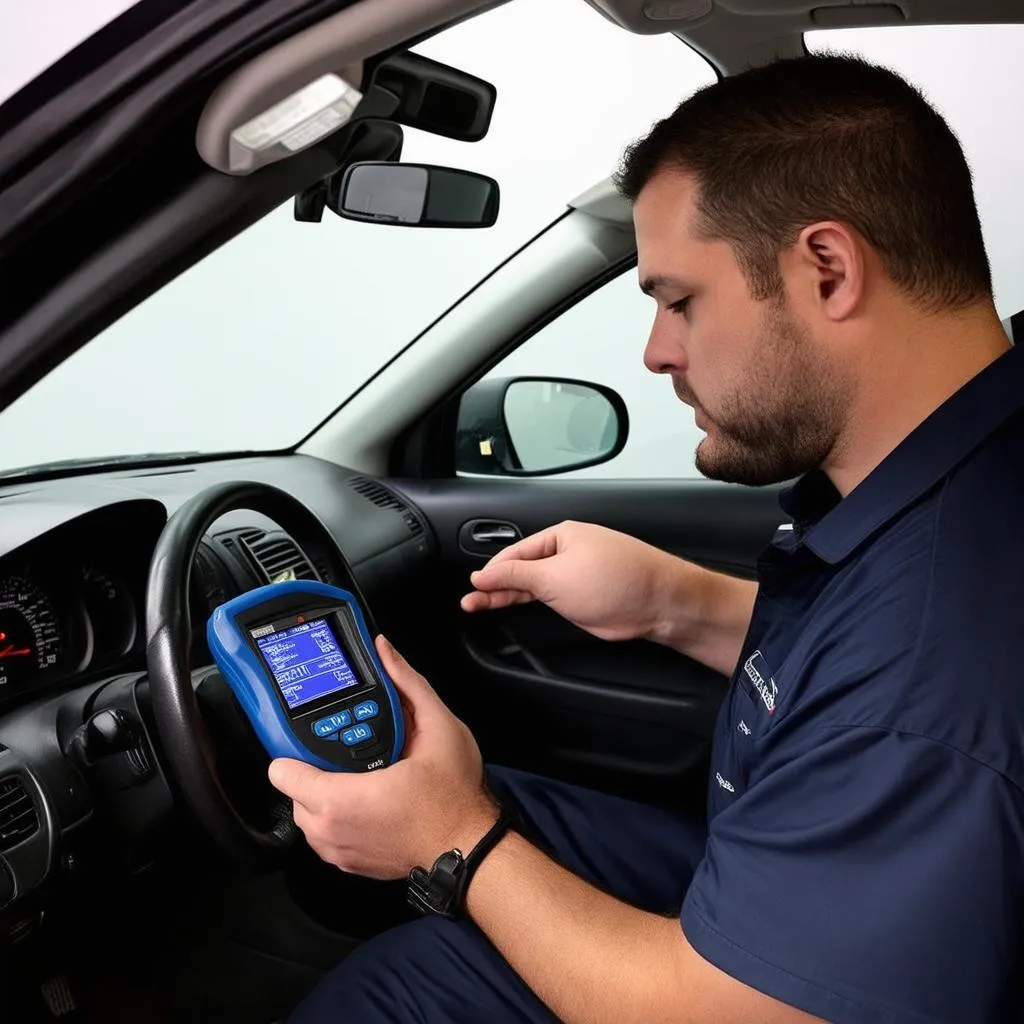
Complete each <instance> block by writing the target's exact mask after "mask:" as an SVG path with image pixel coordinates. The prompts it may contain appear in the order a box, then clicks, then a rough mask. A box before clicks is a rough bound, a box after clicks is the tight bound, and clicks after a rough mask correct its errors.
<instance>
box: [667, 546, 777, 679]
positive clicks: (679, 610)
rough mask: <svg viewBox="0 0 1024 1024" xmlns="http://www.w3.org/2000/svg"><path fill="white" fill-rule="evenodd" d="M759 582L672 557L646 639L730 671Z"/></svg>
mask: <svg viewBox="0 0 1024 1024" xmlns="http://www.w3.org/2000/svg"><path fill="white" fill-rule="evenodd" d="M756 596H757V584H756V583H755V582H753V581H751V580H741V579H737V578H735V577H733V576H726V575H725V574H723V573H717V572H711V571H710V570H708V569H702V568H701V567H699V566H696V565H693V564H692V563H690V562H684V561H682V560H681V559H678V558H673V559H672V561H671V563H668V564H667V565H666V575H665V580H664V584H663V590H662V593H661V595H660V601H659V604H660V608H661V611H660V614H659V617H658V620H657V622H656V624H655V626H654V628H653V630H652V631H651V633H650V635H649V637H648V638H649V639H651V640H654V641H656V642H657V643H661V644H665V645H666V646H667V647H672V648H674V649H675V650H677V651H679V652H680V653H681V654H685V655H687V656H688V657H690V658H695V659H696V660H697V661H700V662H702V663H703V664H705V665H708V666H709V667H711V668H713V669H715V670H716V671H718V672H721V673H723V674H724V675H732V673H733V671H734V670H735V668H736V662H737V660H738V658H739V656H740V649H741V648H742V646H743V640H744V638H745V637H746V635H747V630H748V629H749V627H750V617H751V615H752V614H753V610H754V598H755V597H756Z"/></svg>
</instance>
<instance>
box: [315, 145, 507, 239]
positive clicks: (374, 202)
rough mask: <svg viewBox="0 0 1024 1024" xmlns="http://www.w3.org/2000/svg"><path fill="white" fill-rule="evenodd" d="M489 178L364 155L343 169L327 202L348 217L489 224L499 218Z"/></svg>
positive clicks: (415, 224)
mask: <svg viewBox="0 0 1024 1024" xmlns="http://www.w3.org/2000/svg"><path fill="white" fill-rule="evenodd" d="M499 200H500V191H499V188H498V183H497V182H496V181H495V180H494V179H493V178H488V177H487V176H486V175H483V174H476V173H474V172H473V171H462V170H459V169H457V168H455V167H436V166H434V165H432V164H402V163H393V162H391V161H371V160H364V161H360V162H358V163H354V164H351V165H349V166H348V167H346V168H345V173H344V175H343V176H342V179H341V184H340V187H339V188H338V190H337V193H336V194H334V195H332V196H331V197H330V198H329V200H328V203H329V205H330V208H331V210H332V211H333V212H334V213H336V214H337V215H338V216H339V217H343V218H345V219H346V220H361V221H371V222H372V223H375V224H390V225H393V226H395V227H411V228H489V227H491V225H493V224H494V223H495V221H496V220H497V219H498V205H499Z"/></svg>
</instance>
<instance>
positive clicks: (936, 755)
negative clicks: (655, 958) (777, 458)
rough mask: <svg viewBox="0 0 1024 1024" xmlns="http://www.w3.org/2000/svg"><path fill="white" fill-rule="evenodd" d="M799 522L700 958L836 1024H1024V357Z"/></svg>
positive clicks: (789, 496)
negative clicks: (1023, 969)
mask: <svg viewBox="0 0 1024 1024" xmlns="http://www.w3.org/2000/svg"><path fill="white" fill-rule="evenodd" d="M783 506H784V508H785V509H786V511H787V512H788V513H789V515H790V516H791V517H792V519H793V523H792V527H791V528H789V529H786V528H782V529H780V530H779V532H778V533H777V534H776V537H775V539H774V541H773V542H772V544H771V545H769V547H768V548H767V550H766V551H765V552H764V554H763V556H762V558H761V561H760V565H759V584H760V585H759V593H758V597H757V601H756V604H755V607H754V614H753V618H752V620H751V625H750V630H749V633H748V636H747V639H746V642H745V645H744V648H743V650H742V653H741V655H740V659H739V662H738V665H737V669H736V672H735V675H734V677H733V680H732V684H731V686H730V689H729V692H728V695H727V697H726V699H725V702H724V704H723V706H722V709H721V713H720V716H719V719H718V724H717V729H716V735H715V744H714V752H713V756H712V766H711V780H710V795H709V839H708V845H707V852H706V855H705V858H704V860H703V861H702V862H701V864H700V866H699V867H698V869H697V872H696V874H695V876H694V880H693V883H692V885H691V887H690V890H689V892H688V894H687V897H686V901H685V903H684V905H683V909H682V925H683V929H684V931H685V933H686V936H687V939H688V940H689V942H690V943H691V944H692V945H693V947H694V948H695V949H696V950H697V951H698V952H699V953H700V954H701V955H702V956H703V957H704V958H705V959H706V960H708V961H710V962H711V963H713V964H715V965H717V966H718V967H720V968H721V969H722V970H724V971H725V972H726V973H728V974H729V975H731V976H733V977H735V978H737V979H739V980H740V981H743V982H745V983H746V984H748V985H750V986H752V987H753V988H756V989H758V990H760V991H762V992H765V993H768V994H769V995H772V996H774V997H776V998H778V999H780V1000H782V1001H784V1002H786V1003H789V1004H791V1005H794V1006H797V1007H799V1008H801V1009H804V1010H806V1011H808V1012H810V1013H812V1014H815V1015H817V1016H820V1017H823V1018H825V1019H827V1020H831V1021H837V1022H846V1021H850V1022H858V1024H859V1022H865V1021H872V1022H874V1021H894V1022H896V1021H898V1022H907V1024H910V1022H912V1021H913V1022H922V1024H923V1022H925V1021H933V1022H934V1021H949V1022H954V1021H955V1022H958V1024H962V1022H971V1024H975V1022H982V1021H997V1020H998V1021H1004V1020H1011V1019H1014V1020H1016V1019H1021V1018H1024V1004H1018V1003H1017V1002H1016V1001H1015V1000H1016V999H1019V998H1020V994H1019V992H1011V991H1010V989H1011V985H1012V979H1013V977H1014V975H1015V973H1020V968H1018V965H1024V955H1022V954H1024V350H1022V348H1014V349H1011V350H1009V351H1008V352H1007V353H1006V354H1005V355H1003V356H1001V357H1000V358H999V359H998V360H997V361H996V362H995V363H993V364H992V365H990V366H989V367H988V368H986V369H985V370H984V371H982V373H980V374H979V375H978V376H976V377H975V378H974V379H972V380H971V381H970V382H968V383H967V384H966V385H965V386H964V387H963V388H961V389H960V391H958V392H957V393H956V394H955V395H954V396H953V397H952V398H950V399H949V400H948V401H947V402H945V403H944V404H943V405H942V406H941V407H940V408H938V409H937V410H936V411H935V412H934V413H933V414H932V415H931V416H930V417H929V418H928V419H927V420H926V421H925V422H924V423H923V424H921V426H920V427H918V428H917V429H916V430H915V431H914V432H913V433H912V434H911V435H910V436H909V437H907V438H906V440H905V441H904V442H903V443H901V444H900V445H899V447H898V448H896V449H895V450H894V451H893V452H892V453H891V454H890V455H889V456H888V457H887V458H886V459H885V460H884V461H883V462H882V463H881V464H880V465H879V466H878V467H877V468H876V469H875V470H874V471H873V472H872V473H871V474H870V475H869V476H868V477H867V478H866V479H865V480H864V481H863V482H862V483H861V484H860V485H859V486H857V487H856V488H855V489H854V490H853V491H852V492H850V494H848V495H847V496H846V498H845V499H843V500H840V498H839V495H838V493H837V492H836V490H835V489H834V488H833V486H832V485H831V483H830V482H829V480H828V478H827V477H826V476H825V475H824V474H822V473H819V472H816V473H812V474H810V475H808V476H806V477H804V478H803V479H801V480H800V481H799V482H798V483H797V484H796V485H795V486H794V487H793V488H791V489H790V490H789V491H788V492H787V493H786V494H785V495H784V498H783Z"/></svg>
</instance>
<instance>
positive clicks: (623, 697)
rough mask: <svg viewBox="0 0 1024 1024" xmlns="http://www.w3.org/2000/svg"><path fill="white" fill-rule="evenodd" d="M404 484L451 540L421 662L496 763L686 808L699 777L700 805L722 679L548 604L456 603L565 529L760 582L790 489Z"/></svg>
mask: <svg viewBox="0 0 1024 1024" xmlns="http://www.w3.org/2000/svg"><path fill="white" fill-rule="evenodd" d="M390 483H391V484H392V485H393V486H397V487H398V489H400V490H401V491H403V492H404V493H405V495H406V496H407V497H408V498H409V499H410V500H411V501H412V502H414V503H415V504H416V505H417V506H418V507H419V509H420V510H421V511H422V512H423V513H424V514H425V515H426V517H427V518H428V519H429V521H430V523H431V525H432V526H433V529H434V530H435V532H436V534H437V537H438V541H439V547H440V555H441V562H442V564H441V567H440V572H439V575H438V578H437V580H436V583H437V589H436V593H435V595H434V596H433V597H432V598H431V600H430V610H429V612H428V614H427V616H426V617H425V619H424V622H423V626H424V627H426V628H425V629H424V630H423V631H421V636H422V637H423V638H424V643H423V646H422V649H421V651H420V652H418V657H419V658H420V663H421V664H423V665H424V666H425V667H426V666H429V668H428V669H427V671H428V674H429V677H430V678H431V679H432V680H434V681H435V685H437V686H438V689H439V690H440V691H441V692H442V695H443V696H444V698H445V699H446V700H447V701H448V702H449V704H450V705H451V706H452V707H453V709H454V710H455V711H456V714H459V715H460V717H462V718H463V719H464V720H465V721H467V723H468V724H469V725H470V726H471V728H472V729H473V731H474V733H475V734H476V735H477V737H478V739H479V740H480V742H481V746H482V747H483V749H484V753H485V756H486V757H488V758H489V759H491V760H492V761H498V762H501V763H506V764H515V765H518V766H521V767H524V768H529V769H531V770H535V771H544V772H547V773H548V774H554V775H557V776H560V777H563V778H568V779H571V780H573V781H577V782H581V783H583V784H588V785H593V786H596V787H599V788H601V789H604V790H606V791H612V792H620V793H623V794H624V795H629V796H632V797H634V798H639V799H645V800H649V801H652V802H659V803H678V801H679V800H680V798H681V794H682V793H684V791H686V790H687V787H686V786H684V782H685V781H686V780H688V779H691V780H693V781H694V785H693V786H692V787H689V790H690V791H691V793H690V796H691V797H692V798H693V799H695V800H699V801H700V802H702V801H703V775H702V771H703V768H704V766H705V764H706V759H707V755H708V751H709V741H710V736H711V731H712V728H713V724H714V720H715V716H716V714H717V709H718V705H719V703H720V701H721V698H722V695H723V693H724V691H725V686H726V682H727V681H726V680H725V679H724V678H723V677H722V676H720V675H719V674H718V673H715V672H713V671H711V670H710V669H708V668H706V667H705V666H703V665H700V664H698V663H697V662H695V661H693V660H691V659H689V658H686V657H684V656H682V655H680V654H677V653H676V652H674V651H670V650H668V649H667V648H663V647H661V646H659V645H656V644H652V643H648V642H646V641H632V642H626V643H607V642H604V641H601V640H598V639H596V638H595V637H592V636H590V635H589V634H588V633H585V632H584V631H582V630H579V629H577V628H576V627H575V626H572V625H570V624H569V623H568V622H566V621H565V620H564V619H562V618H561V617H560V616H558V615H556V614H555V613H554V612H552V611H550V610H549V609H548V608H546V607H544V606H542V605H536V604H534V605H521V606H517V607H514V608H509V609H505V610H502V611H498V612H488V613H482V614H478V615H467V614H465V613H463V612H462V611H461V610H460V609H459V604H458V602H459V598H460V597H461V596H462V594H464V593H466V591H467V590H468V589H469V582H468V577H469V573H470V572H472V571H473V570H474V569H477V568H479V567H480V566H481V565H483V564H484V563H485V562H486V561H487V559H488V558H489V557H491V555H492V554H493V553H494V552H495V551H497V550H499V549H500V547H501V546H503V545H504V544H506V543H509V542H510V541H511V539H512V538H513V537H514V536H516V535H522V536H526V535H528V534H531V533H534V532H536V531H538V530H541V529H543V528H545V527H547V526H551V525H553V524H555V523H558V522H561V521H563V520H566V519H575V520H580V521H587V522H595V523H600V524H601V525H603V526H607V527H610V528H612V529H617V530H621V531H623V532H625V533H628V534H631V535H632V536H635V537H638V538H640V539H641V540H645V541H647V542H648V543H651V544H654V545H656V546H657V547H660V548H662V549H663V550H666V551H670V552H672V553H674V554H676V555H679V556H680V557H684V558H688V559H691V560H693V561H696V562H698V563H700V564H702V565H705V566H707V567H709V568H713V569H717V570H720V571H723V572H728V573H731V574H734V575H740V576H744V577H749V578H752V577H753V576H754V574H755V567H756V561H757V556H758V554H759V553H760V551H761V549H762V548H763V547H764V545H765V544H766V543H767V542H768V541H769V540H770V539H771V537H772V534H773V533H774V531H775V529H776V527H777V526H778V525H779V523H780V522H781V521H782V520H783V518H784V517H783V514H782V512H781V510H780V508H779V506H778V493H777V489H773V488H771V489H770V488H765V489H750V488H742V487H736V486H732V485H724V484H716V483H711V482H707V481H692V480H691V481H656V482H648V481H618V480H615V481H596V480H595V481H590V480H587V481H581V480H526V479H517V480H484V479H469V478H461V479H451V480H447V481H437V480H434V481H424V482H419V481H414V480H400V481H390ZM499 526H500V527H502V529H498V527H499ZM474 537H475V539H474ZM428 623H429V625H428Z"/></svg>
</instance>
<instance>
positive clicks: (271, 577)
mask: <svg viewBox="0 0 1024 1024" xmlns="http://www.w3.org/2000/svg"><path fill="white" fill-rule="evenodd" d="M238 540H239V543H240V544H241V545H242V547H243V548H244V549H245V551H246V552H247V553H248V555H249V557H250V558H251V559H252V562H253V564H254V565H255V566H256V567H257V568H258V569H259V570H260V572H262V573H263V575H264V577H265V578H266V580H267V582H268V583H273V582H275V581H277V580H281V579H291V578H292V577H293V576H294V578H295V579H299V580H315V579H316V578H317V574H316V571H315V570H314V569H313V566H312V565H310V564H309V560H308V559H307V558H306V557H305V555H303V553H302V552H301V551H300V550H299V547H298V545H297V544H296V543H295V541H293V540H292V539H291V537H288V536H287V535H285V534H283V533H264V532H263V531H262V530H245V531H244V532H243V533H240V534H239V535H238Z"/></svg>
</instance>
